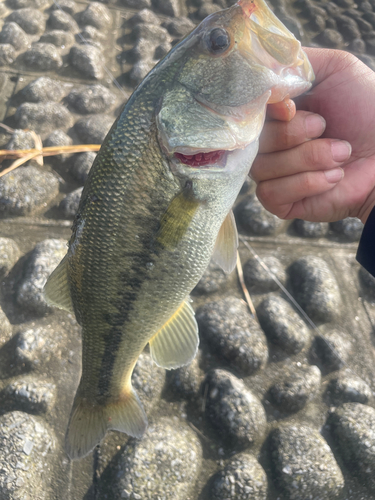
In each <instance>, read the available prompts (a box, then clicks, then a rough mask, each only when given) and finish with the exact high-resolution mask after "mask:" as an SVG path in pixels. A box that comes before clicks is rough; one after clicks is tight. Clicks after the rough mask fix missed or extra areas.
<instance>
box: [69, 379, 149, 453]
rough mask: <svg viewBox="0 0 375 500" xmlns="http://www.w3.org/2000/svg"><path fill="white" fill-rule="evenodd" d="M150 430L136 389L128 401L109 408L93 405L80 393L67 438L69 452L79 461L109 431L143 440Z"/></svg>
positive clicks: (128, 395)
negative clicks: (143, 436)
mask: <svg viewBox="0 0 375 500" xmlns="http://www.w3.org/2000/svg"><path fill="white" fill-rule="evenodd" d="M146 428H147V417H146V414H145V412H144V410H143V407H142V404H141V402H140V400H139V398H138V396H137V394H136V392H135V391H134V390H133V389H132V388H131V390H130V392H129V393H127V395H126V397H123V398H122V399H118V400H115V401H113V402H112V401H111V402H110V403H109V404H107V405H105V406H101V405H98V404H97V403H95V402H94V403H90V402H89V401H87V400H86V398H83V397H82V396H80V395H79V393H78V394H77V395H76V397H75V400H74V404H73V409H72V413H71V415H70V420H69V425H68V430H67V432H66V436H65V451H66V453H67V454H68V455H69V457H70V458H71V459H72V460H75V459H78V458H82V457H84V456H86V455H88V453H90V451H92V450H93V449H94V448H95V446H96V445H97V444H99V443H100V441H101V440H102V439H103V437H104V436H105V433H106V432H107V430H110V429H113V430H116V431H121V432H125V433H126V434H129V435H130V436H133V437H138V438H139V437H141V436H142V435H143V433H144V432H145V430H146Z"/></svg>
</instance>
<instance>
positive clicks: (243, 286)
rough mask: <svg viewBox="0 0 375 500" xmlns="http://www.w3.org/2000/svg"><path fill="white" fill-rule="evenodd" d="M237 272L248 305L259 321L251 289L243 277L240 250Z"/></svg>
mask: <svg viewBox="0 0 375 500" xmlns="http://www.w3.org/2000/svg"><path fill="white" fill-rule="evenodd" d="M237 274H238V281H239V282H240V285H241V288H242V293H243V294H244V296H245V299H246V302H247V305H248V306H249V309H250V311H251V314H252V315H253V316H254V318H255V319H256V320H257V321H258V317H257V313H256V311H255V307H254V304H253V301H252V300H251V297H250V293H249V290H248V289H247V286H246V283H245V280H244V277H243V270H242V264H241V258H240V254H239V253H238V252H237ZM258 322H259V321H258Z"/></svg>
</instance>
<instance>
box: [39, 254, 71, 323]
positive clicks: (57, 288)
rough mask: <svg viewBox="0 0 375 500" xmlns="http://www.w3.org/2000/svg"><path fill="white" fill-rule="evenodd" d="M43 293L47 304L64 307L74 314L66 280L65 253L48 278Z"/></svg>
mask: <svg viewBox="0 0 375 500" xmlns="http://www.w3.org/2000/svg"><path fill="white" fill-rule="evenodd" d="M43 294H44V298H45V299H46V301H47V303H48V304H49V305H51V306H56V307H59V308H60V309H65V310H66V311H68V312H70V313H73V314H74V309H73V304H72V298H71V296H70V290H69V282H68V273H67V255H65V257H64V258H63V260H62V261H61V262H60V264H59V265H58V266H57V267H56V269H55V270H54V271H53V273H52V274H51V275H50V277H49V278H48V280H47V283H46V284H45V286H44V290H43Z"/></svg>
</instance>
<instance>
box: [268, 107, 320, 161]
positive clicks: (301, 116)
mask: <svg viewBox="0 0 375 500" xmlns="http://www.w3.org/2000/svg"><path fill="white" fill-rule="evenodd" d="M325 126H326V123H325V120H324V118H323V117H321V116H320V115H317V114H315V113H310V112H308V111H297V113H296V115H295V117H294V118H293V120H291V121H290V122H287V121H278V120H272V121H269V122H266V123H265V125H264V128H263V131H262V133H261V134H260V138H259V153H274V152H275V151H284V150H286V149H290V148H294V147H295V146H298V145H299V144H303V143H304V142H306V141H308V140H310V139H315V138H317V137H319V136H320V135H322V133H323V132H324V129H325Z"/></svg>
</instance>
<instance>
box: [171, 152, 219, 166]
mask: <svg viewBox="0 0 375 500" xmlns="http://www.w3.org/2000/svg"><path fill="white" fill-rule="evenodd" d="M227 153H228V152H227V151H224V150H218V151H206V152H204V151H202V152H199V153H195V154H191V155H188V154H182V153H177V152H176V153H174V157H175V158H176V159H177V160H179V161H180V162H181V163H184V164H185V165H189V167H196V168H199V167H208V166H210V165H215V166H218V164H219V165H220V164H221V163H223V160H224V157H225V156H226V154H227Z"/></svg>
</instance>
